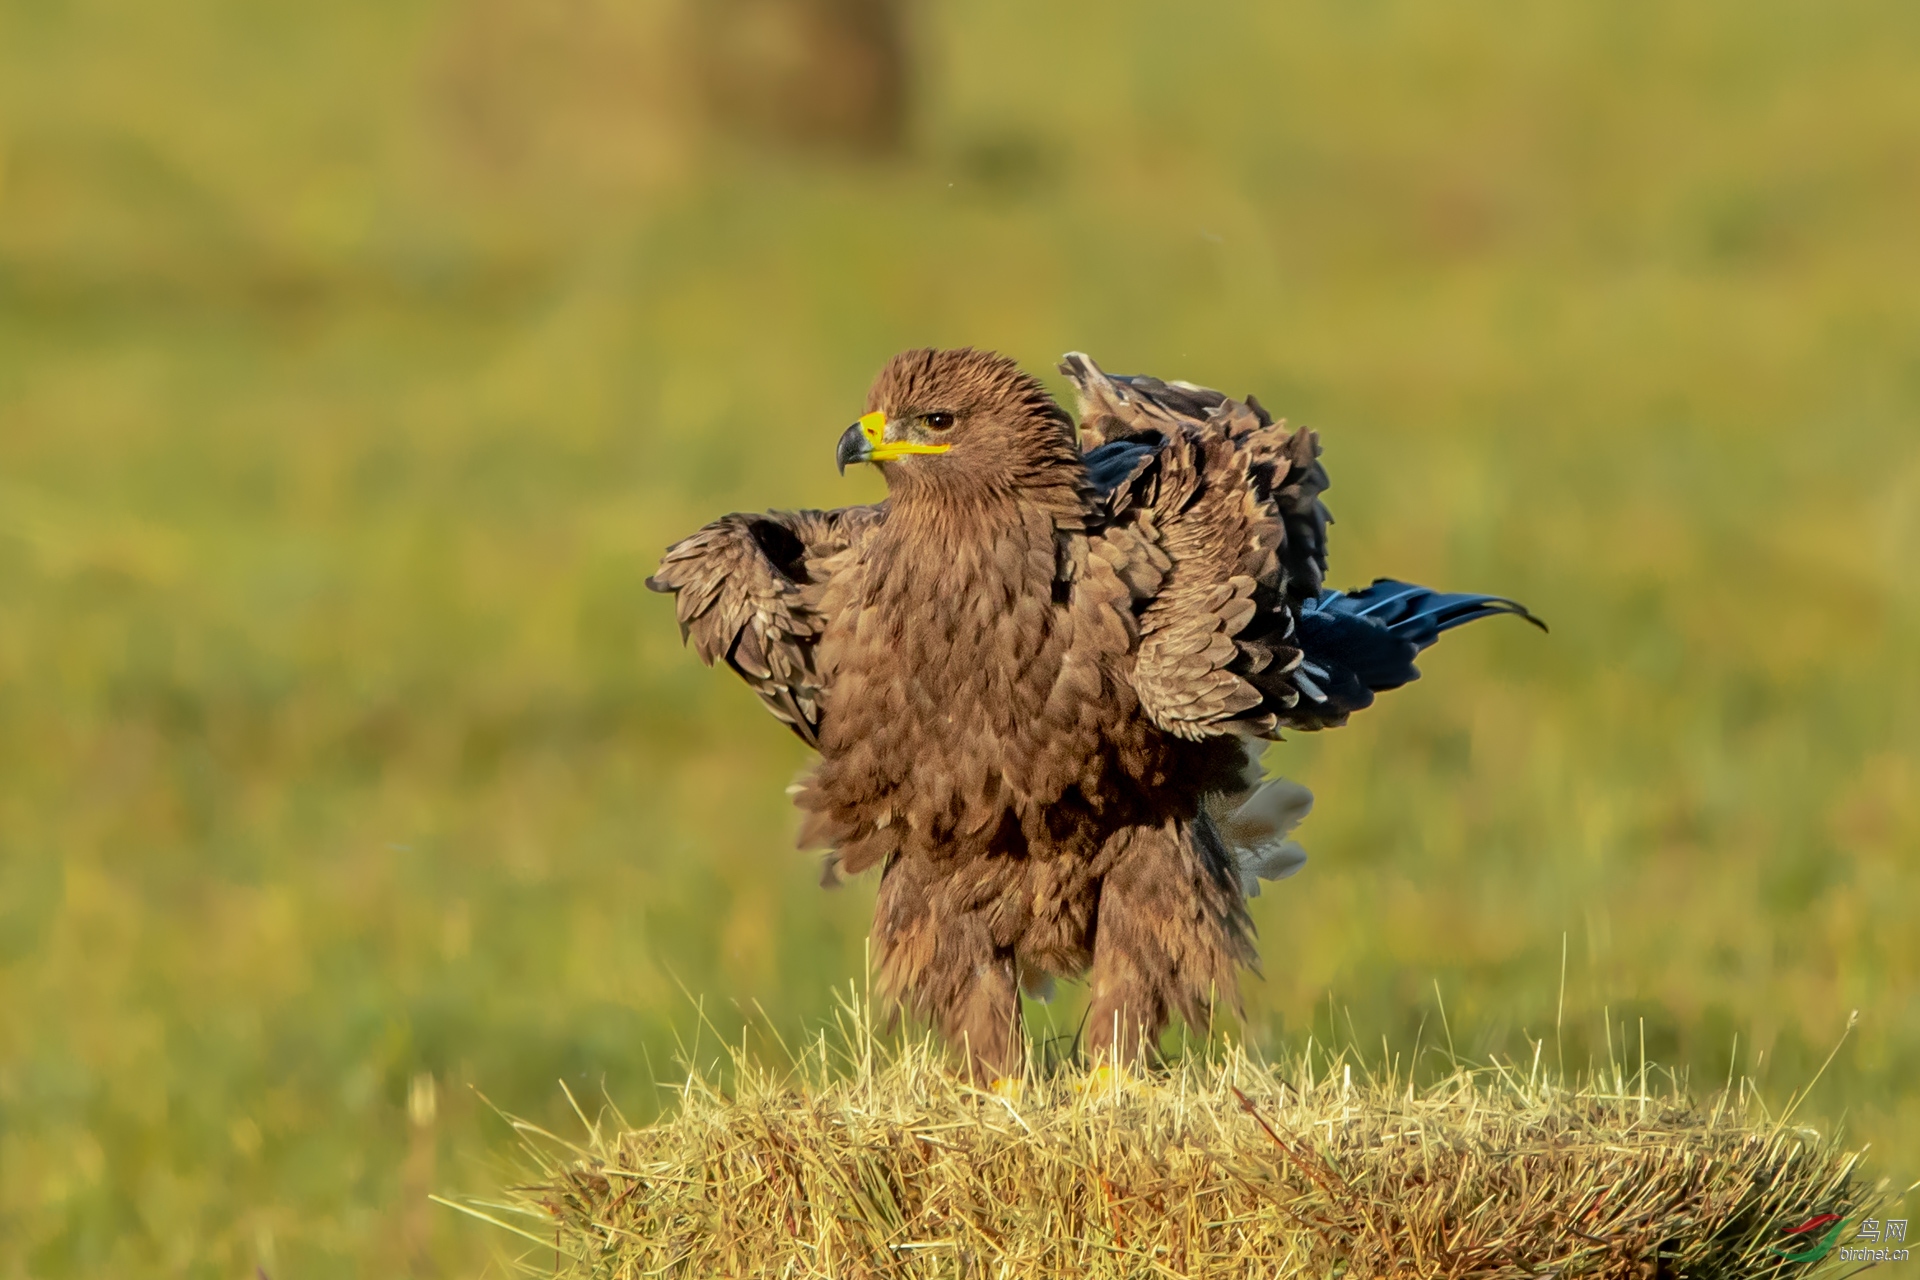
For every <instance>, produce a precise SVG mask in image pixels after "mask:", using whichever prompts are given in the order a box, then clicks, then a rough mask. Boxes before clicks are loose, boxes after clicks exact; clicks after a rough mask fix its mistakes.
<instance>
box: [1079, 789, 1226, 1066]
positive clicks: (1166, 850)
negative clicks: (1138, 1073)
mask: <svg viewBox="0 0 1920 1280" xmlns="http://www.w3.org/2000/svg"><path fill="white" fill-rule="evenodd" d="M1108 848H1109V850H1110V851H1111V852H1112V853H1113V854H1114V860H1113V864H1112V869H1111V870H1110V871H1108V872H1107V874H1106V877H1105V879H1104V880H1102V881H1101V885H1100V911H1099V916H1098V923H1097V925H1096V928H1095V934H1094V941H1093V978H1092V984H1093V1001H1092V1005H1091V1007H1090V1008H1089V1010H1088V1016H1087V1050H1088V1053H1089V1055H1090V1056H1091V1057H1092V1058H1093V1059H1094V1060H1095V1061H1103V1060H1107V1059H1109V1058H1111V1057H1114V1056H1118V1057H1119V1058H1120V1059H1121V1060H1122V1061H1131V1060H1133V1059H1136V1058H1138V1057H1140V1056H1142V1055H1143V1054H1146V1053H1150V1052H1152V1051H1153V1049H1154V1046H1155V1045H1156V1044H1157V1042H1158V1040H1159V1036H1160V1031H1161V1029H1162V1028H1164V1027H1165V1026H1166V1024H1167V1020H1168V1018H1169V1017H1170V1016H1172V1015H1173V1014H1175V1013H1178V1014H1179V1015H1180V1016H1181V1017H1183V1018H1185V1019H1186V1020H1187V1022H1188V1024H1189V1025H1191V1026H1193V1027H1196V1028H1200V1027H1205V1026H1206V1025H1207V1022H1208V1019H1209V1017H1210V1015H1211V1013H1212V1011H1213V1008H1214V1007H1215V1005H1224V1006H1226V1007H1227V1008H1230V1009H1235V1010H1237V1009H1238V1007H1239V988H1238V983H1237V979H1238V974H1239V966H1240V965H1242V964H1252V963H1253V962H1254V952H1253V945H1252V941H1251V939H1250V937H1249V934H1250V932H1251V928H1252V926H1251V924H1250V923H1249V921H1248V919H1247V913H1246V907H1245V906H1244V904H1243V902H1242V899H1241V894H1240V888H1239V885H1238V883H1237V882H1236V879H1235V872H1234V870H1233V866H1232V863H1231V861H1230V859H1229V856H1228V854H1227V851H1226V849H1225V848H1224V847H1223V846H1222V844H1221V841H1220V838H1219V835H1218V833H1217V832H1216V831H1215V830H1214V828H1213V824H1212V822H1211V821H1209V820H1208V819H1207V818H1205V817H1204V816H1203V817H1201V818H1198V819H1196V820H1195V821H1193V822H1191V823H1187V822H1177V823H1168V824H1167V825H1166V826H1164V827H1134V828H1130V829H1128V830H1126V831H1122V832H1120V833H1118V834H1117V835H1115V836H1114V837H1113V842H1112V843H1110V844H1109V846H1108Z"/></svg>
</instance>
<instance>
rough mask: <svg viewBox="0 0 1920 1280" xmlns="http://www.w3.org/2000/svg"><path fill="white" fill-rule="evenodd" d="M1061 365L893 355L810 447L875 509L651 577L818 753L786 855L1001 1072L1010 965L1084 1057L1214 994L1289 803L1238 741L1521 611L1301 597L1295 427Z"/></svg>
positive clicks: (812, 518) (1377, 684) (1185, 391)
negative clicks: (851, 415) (1066, 1016)
mask: <svg viewBox="0 0 1920 1280" xmlns="http://www.w3.org/2000/svg"><path fill="white" fill-rule="evenodd" d="M1060 371H1061V372H1062V373H1063V374H1065V375H1066V376H1067V378H1068V379H1069V380H1071V382H1072V383H1073V385H1074V388H1075V390H1076V391H1077V393H1078V399H1079V426H1078V428H1077V430H1076V428H1075V424H1074V420H1073V418H1072V417H1070V416H1069V415H1068V414H1067V413H1066V412H1065V411H1064V410H1063V409H1062V408H1061V407H1060V405H1059V404H1058V403H1057V402H1056V401H1055V400H1054V398H1053V397H1052V396H1051V395H1050V394H1049V393H1048V392H1047V390H1046V388H1045V387H1044V386H1043V385H1042V383H1041V382H1040V381H1039V380H1038V379H1037V378H1034V377H1033V376H1032V375H1030V374H1028V373H1026V372H1024V371H1023V370H1022V369H1021V368H1020V367H1019V366H1018V365H1017V364H1015V363H1014V362H1013V361H1012V360H1009V359H1007V358H1005V357H1003V356H1001V355H998V354H995V353H992V352H988V351H982V350H977V349H974V348H962V349H958V350H935V349H931V348H927V349H920V350H913V351H907V352H903V353H902V354H900V355H898V356H895V357H894V358H893V359H892V360H891V361H889V362H888V364H887V365H886V367H885V368H884V369H882V370H881V372H880V375H879V377H878V378H877V379H876V380H875V381H874V383H873V386H872V389H871V390H870V391H869V392H868V393H867V400H866V412H865V413H864V414H863V415H862V416H861V418H860V419H859V420H858V421H857V422H855V423H854V424H853V425H852V426H850V427H848V428H847V429H846V430H845V432H844V433H843V434H842V435H841V436H840V437H839V440H838V444H837V449H836V461H837V463H838V465H839V468H840V470H841V471H842V472H843V473H844V471H845V470H846V467H847V464H849V463H866V464H871V465H873V466H876V467H878V468H879V470H880V472H881V474H882V476H884V477H885V480H886V484H887V496H886V498H885V499H884V500H882V501H880V502H876V503H873V504H871V505H867V506H850V507H842V508H839V509H837V510H832V511H813V510H806V511H770V512H767V513H765V514H734V515H728V516H723V517H722V518H720V519H718V520H716V521H714V522H713V523H711V524H709V525H707V526H706V527H705V528H703V529H701V530H699V531H698V532H696V533H694V534H692V535H691V536H689V537H687V538H685V539H683V540H681V541H680V542H677V543H675V544H674V545H673V546H672V547H670V548H669V549H668V550H667V552H666V554H665V556H664V558H663V560H662V562H661V566H660V569H659V572H658V573H657V574H656V575H655V576H653V577H651V578H649V579H648V580H647V585H648V586H650V587H651V588H653V589H654V590H656V591H662V592H670V593H673V594H674V596H675V610H676V613H677V615H678V619H679V624H680V629H681V633H682V637H683V639H686V640H689V641H690V642H691V644H692V646H693V649H694V651H695V652H696V653H697V654H698V655H699V656H700V658H701V660H702V661H703V662H705V663H707V664H708V665H712V664H713V663H714V662H716V661H724V662H725V663H726V664H727V665H728V666H729V667H731V668H732V669H733V670H734V671H735V672H736V673H738V674H739V676H740V677H741V678H742V679H744V680H745V681H746V682H747V684H748V685H749V686H750V687H751V688H752V689H753V691H754V692H755V693H756V694H758V695H759V697H760V699H761V701H762V702H764V703H765V704H766V706H767V709H768V710H770V711H771V712H772V713H773V714H774V715H775V716H776V717H777V718H778V719H779V720H780V721H781V722H783V723H784V724H786V725H787V727H788V728H790V729H791V730H792V731H793V732H794V733H795V734H796V735H798V736H799V738H800V739H801V740H802V741H803V742H805V743H806V744H807V745H808V746H809V747H811V748H813V749H814V750H816V751H817V752H818V753H819V758H818V761H817V763H816V764H815V765H814V766H813V768H812V769H811V770H810V771H809V772H808V773H807V774H806V775H804V776H803V777H802V779H801V780H800V781H799V782H798V783H797V784H796V785H795V786H794V787H793V788H792V789H791V791H792V794H793V795H794V798H795V803H796V804H797V806H798V808H799V809H800V811H801V813H802V819H801V823H800V845H801V847H802V848H814V849H819V850H823V851H825V859H826V870H825V876H824V880H825V881H826V882H827V883H829V884H831V883H835V882H837V879H838V877H839V875H840V874H841V873H843V872H844V873H848V874H855V873H859V872H863V871H866V870H869V869H871V868H879V870H880V883H879V888H878V893H877V896H876V901H875V905H874V919H873V933H872V938H873V956H874V959H875V963H876V966H877V969H878V976H879V980H880V987H881V990H882V992H883V993H884V994H885V995H886V996H887V997H889V998H890V999H891V1000H892V1001H894V1002H895V1003H896V1005H897V1007H902V1008H905V1009H906V1010H908V1011H910V1012H911V1013H914V1014H916V1015H918V1016H920V1017H922V1018H924V1019H925V1020H927V1021H929V1022H931V1024H932V1025H933V1026H934V1027H935V1028H937V1029H938V1031H939V1032H940V1033H941V1034H942V1035H943V1037H945V1038H946V1039H947V1040H948V1041H949V1042H950V1043H953V1044H955V1045H956V1046H958V1047H959V1048H960V1049H961V1050H962V1051H963V1052H964V1054H965V1055H966V1058H967V1063H968V1067H969V1069H970V1070H972V1071H974V1072H976V1073H979V1074H983V1075H986V1076H988V1077H994V1078H1010V1077H1013V1076H1015V1075H1017V1074H1018V1073H1019V1072H1020V1071H1021V1070H1022V1068H1023V1064H1024V1060H1025V1053H1026V1046H1025V1037H1024V1035H1023V1033H1022V1029H1021V1022H1020V1018H1021V1012H1020V1010H1021V1005H1020V993H1021V991H1022V989H1023V988H1024V989H1026V990H1027V991H1028V992H1029V993H1032V994H1042V993H1043V992H1044V991H1050V990H1051V982H1052V979H1053V978H1054V977H1056V976H1063V977H1078V976H1081V975H1087V977H1088V985H1089V988H1090V991H1089V1006H1088V1011H1087V1022H1086V1025H1085V1045H1084V1047H1085V1049H1086V1050H1087V1051H1088V1052H1089V1053H1090V1054H1091V1055H1092V1056H1093V1057H1094V1058H1095V1059H1096V1060H1109V1061H1111V1060H1123V1059H1124V1060H1131V1059H1135V1058H1137V1057H1139V1056H1141V1055H1143V1054H1151V1053H1153V1052H1154V1051H1155V1048H1156V1045H1157V1041H1158V1038H1159V1034H1160V1032H1161V1031H1162V1030H1163V1029H1164V1027H1165V1026H1166V1025H1167V1024H1168V1022H1169V1021H1170V1020H1171V1018H1172V1017H1173V1016H1175V1015H1178V1016H1180V1017H1182V1018H1184V1019H1186V1020H1187V1022H1188V1023H1189V1024H1190V1025H1194V1026H1197V1027H1204V1026H1205V1025H1206V1024H1207V1023H1208V1021H1209V1019H1210V1016H1211V1014H1212V1013H1213V1012H1214V1010H1215V1009H1216V1008H1228V1009H1234V1010H1238V1008H1239V1003H1238V977H1239V972H1240V970H1241V969H1242V968H1243V967H1251V966H1253V965H1254V964H1255V963H1256V960H1257V957H1256V954H1255V951H1254V947H1253V927H1252V923H1251V921H1250V919H1249V916H1248V912H1247V905H1246V903H1247V899H1248V898H1249V897H1250V896H1252V895H1253V894H1255V893H1257V892H1258V890H1259V883H1260V881H1261V880H1262V879H1276V878H1279V877H1280V876H1283V875H1286V874H1289V873H1291V872H1292V871H1294V870H1296V869H1298V867H1299V865H1300V863H1301V862H1302V861H1303V860H1304V855H1303V854H1302V853H1301V852H1300V850H1299V846H1298V845H1296V844H1294V843H1293V842H1292V841H1291V840H1289V839H1286V838H1285V837H1286V835H1287V832H1288V831H1289V829H1290V828H1291V827H1292V826H1293V825H1294V824H1295V823H1297V822H1298V821H1299V819H1300V818H1301V817H1302V816H1303V815H1304V813H1305V811H1306V808H1307V807H1308V806H1309V805H1310V804H1311V802H1312V798H1311V796H1310V795H1308V794H1307V792H1306V791H1305V789H1304V788H1301V787H1299V786H1298V785H1297V784H1294V783H1292V782H1289V781H1287V780H1285V779H1280V778H1272V779H1268V778H1264V777H1263V776H1262V770H1261V764H1260V753H1261V749H1262V747H1263V745H1264V742H1265V741H1267V740H1271V739H1275V738H1278V737H1279V736H1280V733H1281V731H1282V730H1284V729H1295V730H1317V729H1324V728H1329V727H1332V726H1336V725H1339V724H1342V723H1344V722H1345V721H1346V719H1347V717H1348V716H1349V715H1351V714H1352V713H1353V712H1355V711H1358V710H1360V709H1362V708H1364V707H1366V706H1368V705H1369V704H1371V703H1372V702H1373V699H1374V695H1375V694H1377V693H1379V692H1381V691H1383V690H1387V689H1393V688H1397V687H1398V686H1400V685H1403V684H1406V683H1407V682H1408V681H1410V680H1413V679H1415V678H1417V677H1418V675H1419V672H1418V670H1417V669H1416V668H1415V667H1414V664H1413V659H1414V656H1415V655H1416V654H1417V653H1418V652H1419V651H1420V650H1422V649H1424V648H1426V647H1427V646H1428V645H1431V644H1432V643H1433V642H1434V641H1435V640H1436V639H1437V638H1438V637H1439V636H1440V634H1441V633H1442V632H1444V631H1447V630H1449V629H1451V628H1453V627H1457V626H1460V625H1461V624H1463V623H1467V622H1471V621H1473V620H1475V619H1477V618H1483V617H1487V616H1489V615H1493V614H1513V615H1516V616H1518V617H1521V618H1524V619H1526V620H1527V621H1529V622H1533V623H1534V624H1535V625H1542V624H1541V623H1540V622H1539V620H1538V619H1537V618H1535V617H1534V616H1533V615H1532V614H1530V613H1529V612H1528V611H1527V610H1526V609H1525V608H1523V607H1522V606H1521V605H1519V604H1517V603H1515V602H1514V601H1512V600H1508V599H1505V598H1503V597H1498V596H1487V595H1465V594H1449V593H1442V592H1438V591H1434V590H1430V589H1428V588H1425V587H1419V586H1413V585H1410V584H1407V583H1403V582H1397V581H1391V580H1387V579H1381V580H1377V581H1375V582H1374V583H1373V584H1372V585H1371V586H1368V587H1366V588H1364V589H1362V590H1357V591H1347V592H1342V591H1334V590H1329V589H1327V588H1326V587H1325V586H1324V585H1323V584H1324V580H1325V577H1326V572H1327V526H1328V525H1329V523H1330V522H1331V517H1330V516H1329V515H1328V512H1327V508H1326V506H1325V505H1324V503H1323V502H1322V500H1321V495H1322V494H1323V493H1324V492H1325V491H1326V489H1327V473H1326V470H1325V468H1324V467H1323V466H1322V465H1321V462H1320V443H1319V438H1318V436H1317V435H1316V434H1315V433H1314V432H1312V431H1309V430H1306V429H1304V428H1302V429H1298V430H1289V429H1288V427H1287V426H1286V424H1285V422H1283V421H1275V420H1274V418H1273V417H1272V415H1271V414H1269V413H1268V412H1267V411H1266V409H1265V408H1263V407H1262V406H1261V404H1260V402H1259V401H1258V400H1256V399H1255V398H1254V397H1252V396H1248V397H1247V398H1246V399H1245V400H1234V399H1231V398H1229V397H1227V396H1225V395H1223V394H1221V393H1220V392H1218V391H1213V390H1209V389H1208V388H1205V387H1201V386H1196V385H1194V384H1192V383H1188V382H1163V381H1161V380H1159V379H1157V378H1151V377H1125V376H1118V375H1112V374H1108V373H1106V372H1104V371H1103V370H1102V369H1101V368H1100V367H1099V366H1098V365H1097V364H1095V363H1094V362H1093V360H1091V359H1090V358H1088V357H1087V356H1085V355H1083V354H1080V353H1077V352H1075V353H1070V354H1068V355H1067V356H1066V357H1065V358H1064V360H1063V362H1062V363H1061V365H1060ZM1543 629H1544V627H1543Z"/></svg>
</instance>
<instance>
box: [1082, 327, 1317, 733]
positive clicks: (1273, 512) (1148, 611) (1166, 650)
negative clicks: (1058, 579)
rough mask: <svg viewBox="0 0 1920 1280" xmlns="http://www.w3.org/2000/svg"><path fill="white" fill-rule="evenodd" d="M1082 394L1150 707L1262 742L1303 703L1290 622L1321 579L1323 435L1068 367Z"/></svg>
mask: <svg viewBox="0 0 1920 1280" xmlns="http://www.w3.org/2000/svg"><path fill="white" fill-rule="evenodd" d="M1060 368H1061V372H1063V373H1065V374H1066V375H1067V376H1068V377H1069V378H1071V379H1072V380H1073V382H1074V385H1075V386H1076V387H1077V388H1078V389H1079V392H1080V410H1081V427H1080V431H1081V438H1082V447H1083V448H1084V449H1085V450H1086V465H1087V473H1088V478H1089V480H1090V481H1091V482H1092V485H1093V487H1094V489H1095V491H1096V507H1097V519H1098V521H1099V522H1100V524H1099V529H1098V532H1097V534H1096V536H1095V546H1094V550H1095V552H1096V554H1099V555H1101V556H1102V557H1103V558H1105V559H1107V560H1108V561H1109V562H1110V563H1112V564H1113V565H1114V568H1115V570H1116V572H1117V573H1118V574H1119V576H1120V577H1121V579H1122V580H1123V581H1125V582H1126V583H1127V585H1128V588H1129V590H1130V591H1131V592H1132V593H1133V596H1134V608H1135V612H1136V613H1137V614H1138V615H1139V620H1140V644H1139V648H1138V650H1137V652H1136V655H1135V663H1134V670H1133V684H1134V689H1135V692H1136V693H1137V694H1138V696H1139V698H1140V705H1141V707H1142V709H1143V710H1145V711H1146V713H1147V714H1148V716H1150V717H1151V718H1152V719H1153V721H1154V722H1155V723H1156V724H1158V725H1159V726H1160V727H1161V728H1163V729H1165V730H1167V731H1168V732H1170V733H1177V734H1180V735H1181V736H1183V737H1188V738H1202V737H1207V736H1210V735H1214V734H1221V733H1231V732H1252V733H1256V734H1262V735H1268V734H1271V733H1273V732H1274V731H1275V729H1276V728H1277V727H1278V725H1279V724H1280V723H1281V722H1282V721H1284V720H1285V719H1286V713H1287V711H1288V710H1289V709H1290V708H1292V707H1293V706H1294V705H1295V704H1296V703H1297V702H1298V701H1299V699H1300V694H1301V691H1300V688H1299V687H1298V685H1297V684H1296V683H1295V681H1294V679H1293V672H1294V671H1295V670H1296V668H1298V666H1299V664H1300V656H1301V655H1300V649H1299V647H1298V645H1297V643H1296V642H1295V627H1296V623H1297V614H1298V611H1299V608H1300V606H1301V605H1302V604H1303V603H1304V602H1305V601H1309V600H1313V599H1316V598H1317V597H1318V595H1319V592H1320V586H1321V582H1322V580H1323V578H1324V576H1325V573H1326V563H1327V562H1326V554H1327V550H1326V548H1327V524H1328V523H1329V520H1330V517H1329V516H1328V514H1327V509H1326V507H1325V506H1324V505H1323V504H1322V503H1321V501H1320V494H1321V493H1322V492H1323V491H1325V489H1326V488H1327V473H1326V471H1325V469H1324V468H1322V467H1321V465H1320V462H1319V452H1320V448H1319V439H1318V437H1317V436H1315V435H1314V433H1313V432H1311V431H1307V430H1304V429H1303V430H1299V431H1292V432H1289V431H1288V430H1287V428H1286V424H1285V423H1279V422H1275V421H1274V420H1273V418H1272V416H1271V415H1269V414H1268V413H1267V411H1266V410H1265V409H1264V408H1262V407H1261V406H1260V403H1259V402H1258V401H1257V400H1254V399H1253V398H1252V397H1248V399H1247V400H1246V401H1245V402H1241V401H1238V400H1232V399H1229V398H1228V397H1226V396H1224V395H1222V394H1220V393H1219V392H1218V391H1211V390H1208V389H1207V388H1205V387H1196V386H1193V385H1192V384H1190V383H1182V382H1176V383H1165V382H1161V381H1160V380H1159V379H1157V378H1123V377H1115V376H1111V375H1109V374H1107V373H1105V372H1103V371H1102V370H1101V369H1100V367H1099V366H1098V365H1096V364H1094V362H1093V361H1092V360H1090V359H1088V358H1087V357H1086V356H1084V355H1079V354H1077V353H1076V354H1072V355H1069V356H1068V357H1067V358H1066V362H1065V363H1064V364H1062V365H1061V366H1060Z"/></svg>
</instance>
